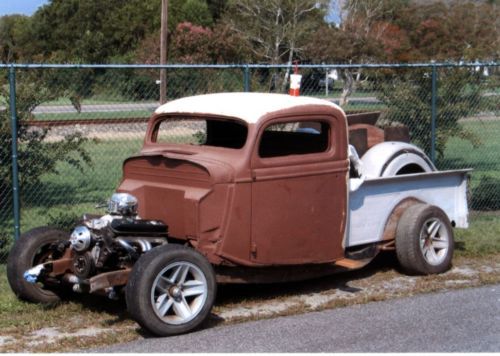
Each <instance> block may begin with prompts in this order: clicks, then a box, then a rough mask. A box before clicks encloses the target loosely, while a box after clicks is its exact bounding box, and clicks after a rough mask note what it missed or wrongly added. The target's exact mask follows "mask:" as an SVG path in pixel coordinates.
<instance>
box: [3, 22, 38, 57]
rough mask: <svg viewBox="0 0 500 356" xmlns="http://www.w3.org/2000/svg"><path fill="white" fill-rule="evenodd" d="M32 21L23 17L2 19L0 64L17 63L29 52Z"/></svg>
mask: <svg viewBox="0 0 500 356" xmlns="http://www.w3.org/2000/svg"><path fill="white" fill-rule="evenodd" d="M30 25H31V19H30V18H29V17H27V16H22V15H11V16H3V17H0V62H3V63H10V62H15V61H17V60H19V59H22V58H23V57H24V54H25V52H26V51H29V43H30V40H31V37H30V33H29V28H30Z"/></svg>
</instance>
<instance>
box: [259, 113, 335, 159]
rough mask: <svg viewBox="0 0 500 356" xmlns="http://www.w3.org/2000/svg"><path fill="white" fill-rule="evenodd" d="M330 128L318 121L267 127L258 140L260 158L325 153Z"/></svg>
mask: <svg viewBox="0 0 500 356" xmlns="http://www.w3.org/2000/svg"><path fill="white" fill-rule="evenodd" d="M329 133H330V128H329V125H328V123H326V122H320V121H294V122H286V123H279V124H272V125H270V126H268V127H267V128H266V129H265V130H264V132H263V134H262V138H261V140H260V145H259V156H260V157H262V158H268V157H279V156H288V155H303V154H309V153H318V152H325V151H327V150H328V148H329V140H328V138H329V137H330V134H329Z"/></svg>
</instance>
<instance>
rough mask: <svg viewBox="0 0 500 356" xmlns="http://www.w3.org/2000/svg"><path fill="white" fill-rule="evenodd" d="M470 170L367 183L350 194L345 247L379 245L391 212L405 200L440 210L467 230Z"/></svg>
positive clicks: (386, 178)
mask: <svg viewBox="0 0 500 356" xmlns="http://www.w3.org/2000/svg"><path fill="white" fill-rule="evenodd" d="M470 171H471V170H468V169H465V170H454V171H442V172H430V173H418V174H408V175H400V176H395V177H385V178H376V179H367V180H365V181H364V182H363V184H362V185H361V186H360V187H359V188H358V189H357V190H355V191H351V192H350V193H349V219H348V224H347V232H346V239H345V247H346V248H347V247H352V246H359V245H363V244H369V243H374V242H379V241H381V240H382V239H383V234H384V229H385V226H386V223H387V221H388V218H389V217H390V215H391V213H392V212H393V210H394V209H395V208H396V207H397V206H398V204H400V203H401V202H402V201H404V200H406V199H416V200H419V201H422V202H423V203H427V204H431V205H435V206H438V207H439V208H441V209H442V210H443V211H444V212H445V213H446V215H447V216H448V218H449V219H450V222H451V223H452V226H454V227H459V228H467V227H468V210H467V182H468V173H469V172H470Z"/></svg>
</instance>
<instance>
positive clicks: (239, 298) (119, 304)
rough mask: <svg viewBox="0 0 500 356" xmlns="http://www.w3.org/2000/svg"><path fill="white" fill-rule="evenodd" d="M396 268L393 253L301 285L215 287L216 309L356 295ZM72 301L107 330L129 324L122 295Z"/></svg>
mask: <svg viewBox="0 0 500 356" xmlns="http://www.w3.org/2000/svg"><path fill="white" fill-rule="evenodd" d="M398 269H399V265H398V263H397V260H396V258H395V256H394V253H381V254H379V255H378V256H377V257H376V258H375V259H374V260H373V261H372V262H371V263H370V264H369V265H367V266H365V267H364V268H362V269H360V270H356V271H346V272H340V273H336V274H332V275H329V276H325V277H320V278H314V279H309V280H305V281H301V282H283V283H273V284H227V285H220V286H219V287H218V292H217V298H216V301H215V307H216V308H225V307H231V306H237V305H239V304H241V305H242V306H244V305H245V304H249V303H252V302H259V303H262V302H265V301H271V300H276V299H278V300H279V298H281V297H283V298H285V297H293V296H300V295H304V294H311V293H320V292H325V291H329V290H340V291H343V292H347V293H354V294H355V293H358V292H361V291H362V290H363V289H361V288H357V287H352V286H350V285H349V284H350V283H352V282H354V281H357V280H362V279H367V278H370V277H373V276H375V275H377V274H383V273H384V272H391V271H398ZM71 300H72V301H74V302H76V303H80V304H81V305H82V306H83V307H84V308H86V309H88V310H89V311H92V312H97V313H106V314H108V315H109V317H106V318H105V320H104V321H102V324H103V325H104V326H106V327H113V326H116V327H120V326H123V325H124V324H126V325H127V327H128V324H129V323H130V321H132V318H131V316H130V315H129V313H128V312H127V307H126V302H125V298H124V296H123V295H121V296H120V298H119V299H118V300H109V299H107V298H106V297H103V296H97V295H74V296H73V297H72V298H71ZM224 322H225V320H224V319H223V318H221V317H219V316H217V315H216V314H214V313H212V314H211V316H210V318H209V320H208V321H207V322H206V323H205V325H204V327H203V329H207V328H212V327H215V326H218V325H221V324H222V323H224ZM135 332H137V333H138V334H139V335H140V336H141V337H143V338H154V337H156V336H154V335H152V334H150V333H149V332H147V331H146V330H144V329H142V328H141V327H140V326H139V325H136V327H135Z"/></svg>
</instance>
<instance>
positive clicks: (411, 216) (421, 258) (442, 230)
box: [396, 204, 454, 274]
mask: <svg viewBox="0 0 500 356" xmlns="http://www.w3.org/2000/svg"><path fill="white" fill-rule="evenodd" d="M453 249H454V241H453V230H452V227H451V224H450V221H449V219H448V217H447V216H446V214H445V213H444V212H443V211H442V210H441V209H439V208H438V207H436V206H432V205H426V204H417V205H413V206H411V207H409V208H408V209H406V210H405V212H404V213H403V215H402V216H401V218H400V220H399V222H398V227H397V231H396V253H397V256H398V260H399V263H400V264H401V266H402V267H403V268H404V269H405V271H407V272H408V273H410V274H436V273H442V272H445V271H447V270H448V269H449V268H450V267H451V260H452V257H453Z"/></svg>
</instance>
